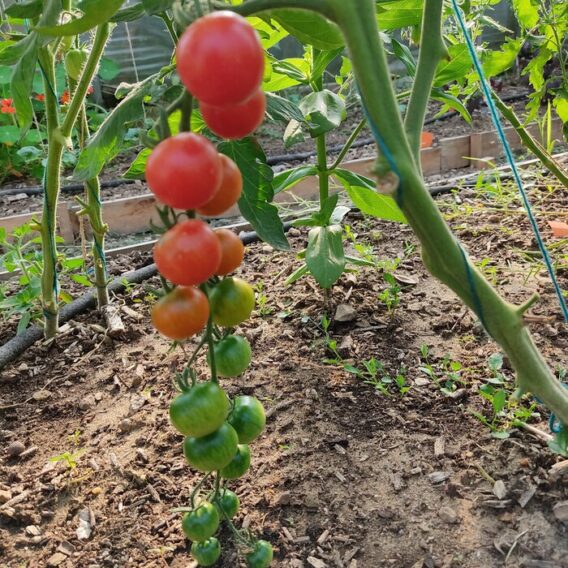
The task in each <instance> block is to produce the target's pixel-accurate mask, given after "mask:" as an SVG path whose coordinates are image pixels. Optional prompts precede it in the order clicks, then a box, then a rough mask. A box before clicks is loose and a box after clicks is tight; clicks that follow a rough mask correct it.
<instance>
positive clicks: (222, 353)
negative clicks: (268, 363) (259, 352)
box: [213, 335, 252, 377]
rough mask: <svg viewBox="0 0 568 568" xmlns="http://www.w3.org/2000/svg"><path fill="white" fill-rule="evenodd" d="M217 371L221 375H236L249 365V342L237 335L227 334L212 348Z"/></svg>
mask: <svg viewBox="0 0 568 568" xmlns="http://www.w3.org/2000/svg"><path fill="white" fill-rule="evenodd" d="M213 352H214V353H215V365H216V368H217V373H218V375H219V376H221V377H238V376H239V375H240V374H242V373H243V372H244V371H246V369H247V367H248V366H249V365H250V360H251V357H252V351H251V348H250V343H249V342H248V341H247V340H246V339H245V338H244V337H241V336H239V335H228V336H227V337H225V338H224V339H221V341H219V343H217V344H216V345H215V347H214V348H213Z"/></svg>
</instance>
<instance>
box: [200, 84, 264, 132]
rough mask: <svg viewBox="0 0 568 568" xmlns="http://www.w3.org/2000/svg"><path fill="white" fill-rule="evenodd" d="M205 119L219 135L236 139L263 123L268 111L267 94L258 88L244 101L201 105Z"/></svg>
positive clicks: (209, 126)
mask: <svg viewBox="0 0 568 568" xmlns="http://www.w3.org/2000/svg"><path fill="white" fill-rule="evenodd" d="M200 109H201V114H202V115H203V120H204V121H205V124H207V126H208V128H209V129H210V130H211V131H212V132H213V133H215V134H217V136H220V137H221V138H226V139H228V140H234V139H238V138H244V137H245V136H249V135H250V134H252V133H253V132H254V131H255V130H256V129H257V128H258V127H259V126H260V125H261V124H262V121H263V119H264V113H265V111H266V96H265V94H264V93H263V92H262V91H261V90H258V91H257V92H256V93H255V94H254V95H252V97H250V98H248V99H247V100H246V101H244V102H242V103H238V104H236V105H231V106H222V107H221V106H215V105H209V104H206V103H203V102H202V103H201V105H200Z"/></svg>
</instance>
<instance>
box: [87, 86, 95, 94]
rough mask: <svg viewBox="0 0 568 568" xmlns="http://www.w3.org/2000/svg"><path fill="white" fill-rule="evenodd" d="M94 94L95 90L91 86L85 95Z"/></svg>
mask: <svg viewBox="0 0 568 568" xmlns="http://www.w3.org/2000/svg"><path fill="white" fill-rule="evenodd" d="M94 92H95V88H94V87H93V86H92V85H91V86H90V87H89V88H88V89H87V95H92V94H93V93H94Z"/></svg>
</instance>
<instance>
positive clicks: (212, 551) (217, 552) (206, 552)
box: [191, 536, 221, 566]
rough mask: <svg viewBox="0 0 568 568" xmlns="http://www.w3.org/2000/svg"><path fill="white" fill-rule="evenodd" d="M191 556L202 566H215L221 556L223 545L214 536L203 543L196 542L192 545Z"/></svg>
mask: <svg viewBox="0 0 568 568" xmlns="http://www.w3.org/2000/svg"><path fill="white" fill-rule="evenodd" d="M191 555H192V556H193V558H195V560H196V561H197V563H198V564H199V565H200V566H213V564H215V562H217V560H219V556H221V545H220V544H219V541H218V540H217V539H216V538H215V537H214V536H212V537H211V538H209V539H207V540H204V541H203V542H194V543H193V544H192V545H191Z"/></svg>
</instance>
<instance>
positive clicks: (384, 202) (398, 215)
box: [334, 168, 407, 223]
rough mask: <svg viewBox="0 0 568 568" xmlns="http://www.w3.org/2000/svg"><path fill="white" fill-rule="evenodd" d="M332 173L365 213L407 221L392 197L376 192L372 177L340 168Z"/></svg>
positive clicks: (389, 219) (380, 217)
mask: <svg viewBox="0 0 568 568" xmlns="http://www.w3.org/2000/svg"><path fill="white" fill-rule="evenodd" d="M334 175H335V176H336V177H337V178H338V179H339V181H340V182H341V184H342V185H343V187H345V189H346V191H347V193H348V194H349V197H350V198H351V201H353V203H354V204H355V206H356V207H358V208H359V209H360V210H361V211H362V212H363V213H365V214H366V215H372V216H373V217H377V218H378V219H386V220H388V221H397V222H398V223H406V222H407V221H406V217H405V216H404V213H403V212H402V211H401V210H400V209H399V207H398V205H397V204H396V201H395V200H394V199H393V198H392V197H390V196H388V195H383V194H381V193H377V191H376V189H375V184H374V182H373V180H372V179H369V178H366V177H364V176H360V175H358V174H355V173H353V172H350V171H348V170H343V169H341V168H338V169H336V170H335V171H334Z"/></svg>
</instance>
